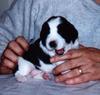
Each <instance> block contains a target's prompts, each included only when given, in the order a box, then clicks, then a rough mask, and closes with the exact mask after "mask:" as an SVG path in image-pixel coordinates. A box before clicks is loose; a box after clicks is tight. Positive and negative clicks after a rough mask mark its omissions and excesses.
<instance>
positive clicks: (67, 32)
mask: <svg viewBox="0 0 100 95" xmlns="http://www.w3.org/2000/svg"><path fill="white" fill-rule="evenodd" d="M58 33H59V34H60V35H61V36H62V37H63V38H65V40H66V42H67V43H70V42H71V41H72V42H73V43H74V42H75V40H76V39H77V38H78V31H77V30H76V28H75V27H74V26H73V25H72V24H71V23H70V22H68V21H67V20H66V19H65V18H63V17H61V24H60V25H59V26H58Z"/></svg>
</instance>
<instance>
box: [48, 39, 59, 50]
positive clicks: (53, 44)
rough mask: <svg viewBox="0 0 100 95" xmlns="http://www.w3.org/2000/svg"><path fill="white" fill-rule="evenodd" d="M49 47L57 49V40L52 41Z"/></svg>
mask: <svg viewBox="0 0 100 95" xmlns="http://www.w3.org/2000/svg"><path fill="white" fill-rule="evenodd" d="M49 45H50V47H51V48H56V47H57V43H56V41H55V40H54V41H51V42H50V43H49Z"/></svg>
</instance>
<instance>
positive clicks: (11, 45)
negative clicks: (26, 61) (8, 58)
mask: <svg viewBox="0 0 100 95" xmlns="http://www.w3.org/2000/svg"><path fill="white" fill-rule="evenodd" d="M8 48H9V49H11V50H12V51H14V52H15V53H16V54H17V55H19V56H21V55H22V54H23V53H24V50H23V48H21V46H20V45H19V44H18V43H16V42H15V41H12V42H10V43H9V44H8Z"/></svg>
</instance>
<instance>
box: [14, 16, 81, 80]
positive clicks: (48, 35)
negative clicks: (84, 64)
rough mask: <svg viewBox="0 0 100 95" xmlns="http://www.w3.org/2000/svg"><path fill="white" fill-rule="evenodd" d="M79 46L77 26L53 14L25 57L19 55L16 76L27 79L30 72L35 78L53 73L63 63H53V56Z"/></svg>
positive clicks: (19, 78)
mask: <svg viewBox="0 0 100 95" xmlns="http://www.w3.org/2000/svg"><path fill="white" fill-rule="evenodd" d="M78 47H79V41H78V31H77V30H76V28H75V27H74V26H73V25H72V24H71V23H70V22H68V21H67V20H66V19H65V18H64V17H61V16H53V17H51V18H49V19H48V20H47V21H46V22H45V23H44V24H43V26H42V29H41V33H40V38H39V39H38V40H36V41H35V42H34V43H33V44H31V45H30V47H29V50H28V51H27V52H25V54H24V55H23V57H19V60H18V71H17V72H16V73H15V76H16V78H17V79H18V80H23V79H24V80H25V79H26V76H27V75H29V74H32V75H33V76H34V78H42V74H43V73H52V70H53V68H54V67H55V66H57V65H59V64H62V63H63V62H56V63H53V64H52V63H51V62H50V58H51V57H52V56H55V55H63V54H65V53H66V52H67V51H68V50H70V49H72V48H78ZM22 77H23V78H22Z"/></svg>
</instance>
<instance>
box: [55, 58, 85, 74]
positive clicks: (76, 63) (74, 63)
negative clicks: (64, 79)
mask: <svg viewBox="0 0 100 95" xmlns="http://www.w3.org/2000/svg"><path fill="white" fill-rule="evenodd" d="M84 64H85V63H84V62H83V61H82V59H81V58H78V59H73V60H68V61H66V62H65V63H62V64H60V65H58V66H56V67H55V68H54V70H53V73H54V74H55V75H58V74H60V73H62V72H64V71H67V70H72V69H74V68H77V67H80V66H82V65H84Z"/></svg>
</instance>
